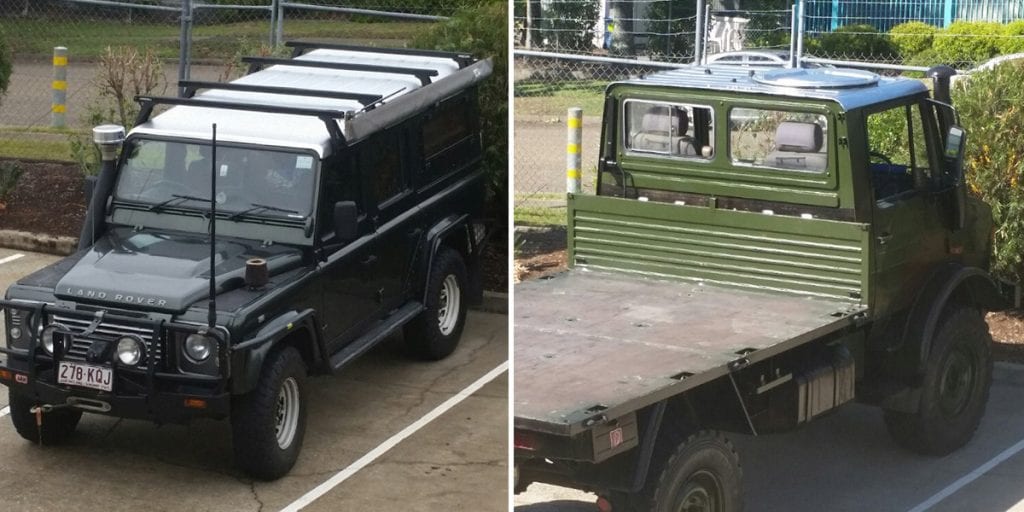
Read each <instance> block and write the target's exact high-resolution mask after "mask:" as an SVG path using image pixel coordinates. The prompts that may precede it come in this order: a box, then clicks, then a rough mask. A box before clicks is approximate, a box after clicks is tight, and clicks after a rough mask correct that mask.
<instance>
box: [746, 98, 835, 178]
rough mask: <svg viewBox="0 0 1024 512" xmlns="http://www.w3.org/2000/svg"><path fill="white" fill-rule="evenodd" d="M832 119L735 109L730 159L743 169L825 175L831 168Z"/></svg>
mask: <svg viewBox="0 0 1024 512" xmlns="http://www.w3.org/2000/svg"><path fill="white" fill-rule="evenodd" d="M827 141H828V119H827V118H826V117H825V116H823V115H821V114H811V113H806V112H788V111H783V110H765V109H756V108H734V109H732V110H730V111H729V158H730V159H732V163H733V164H735V165H740V166H754V167H764V168H769V169H782V170H787V171H804V172H813V173H823V172H825V170H826V169H827V168H828V144H827Z"/></svg>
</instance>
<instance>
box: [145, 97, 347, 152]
mask: <svg viewBox="0 0 1024 512" xmlns="http://www.w3.org/2000/svg"><path fill="white" fill-rule="evenodd" d="M135 101H136V102H138V103H139V106H140V107H141V108H140V109H139V116H138V117H137V118H136V120H135V125H136V126H138V125H140V124H142V123H145V122H146V121H149V118H150V117H151V116H152V115H153V108H154V107H156V106H157V105H176V106H189V107H205V108H220V109H225V110H242V111H246V112H263V113H267V114H288V115H295V116H308V117H315V118H317V119H320V120H321V121H323V123H324V124H325V125H327V133H329V134H330V136H331V139H333V140H334V141H335V142H336V143H338V144H341V143H344V141H345V135H344V134H343V133H342V132H341V128H340V127H339V126H338V123H337V121H336V120H337V119H345V118H348V117H349V116H351V115H353V111H351V110H330V109H316V108H302V107H282V106H278V105H260V104H254V103H238V102H231V101H216V100H203V99H197V98H172V97H166V96H136V97H135Z"/></svg>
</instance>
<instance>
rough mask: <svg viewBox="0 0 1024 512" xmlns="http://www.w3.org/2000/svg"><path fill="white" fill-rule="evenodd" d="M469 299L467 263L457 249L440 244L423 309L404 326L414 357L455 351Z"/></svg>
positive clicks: (438, 356) (434, 358)
mask: <svg viewBox="0 0 1024 512" xmlns="http://www.w3.org/2000/svg"><path fill="white" fill-rule="evenodd" d="M468 299H469V297H468V294H467V288H466V264H465V263H464V262H463V261H462V257H461V256H460V255H459V253H458V252H456V251H454V250H452V249H449V248H447V247H441V248H440V249H438V251H437V254H435V255H434V262H433V264H432V265H431V269H430V275H429V276H428V278H427V285H426V300H427V302H426V304H425V305H424V306H425V309H424V310H423V312H422V313H420V314H419V315H417V316H416V318H414V319H412V320H411V321H409V323H408V324H406V325H405V328H404V337H405V342H406V344H407V345H408V346H409V349H410V350H411V351H412V353H413V354H414V355H415V356H416V357H419V358H421V359H425V360H428V361H438V360H441V359H444V358H446V357H448V356H449V355H450V354H451V353H452V352H454V351H455V348H456V347H457V346H458V344H459V338H460V337H462V329H463V328H464V327H465V325H466V310H467V306H468V304H467V302H468Z"/></svg>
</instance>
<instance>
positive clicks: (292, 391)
mask: <svg viewBox="0 0 1024 512" xmlns="http://www.w3.org/2000/svg"><path fill="white" fill-rule="evenodd" d="M305 380H306V365H305V362H304V361H303V360H302V356H301V355H299V352H298V351H297V350H295V348H293V347H284V348H283V350H277V351H275V352H271V353H270V355H268V356H267V360H266V361H265V362H264V363H263V371H262V373H261V374H260V380H259V382H258V383H257V384H256V389H254V390H253V391H251V392H250V393H249V394H246V395H243V396H240V397H237V398H236V399H235V401H234V403H233V404H232V411H231V430H232V443H233V445H234V451H235V463H236V464H237V465H238V467H239V468H241V469H242V470H243V471H245V472H246V473H248V474H249V475H251V476H252V477H254V478H258V479H261V480H275V479H277V478H281V477H282V476H284V475H286V474H287V473H288V471H290V470H291V469H292V466H294V465H295V461H296V460H298V458H299V452H300V451H301V450H302V439H303V437H304V436H305V432H306V404H305Z"/></svg>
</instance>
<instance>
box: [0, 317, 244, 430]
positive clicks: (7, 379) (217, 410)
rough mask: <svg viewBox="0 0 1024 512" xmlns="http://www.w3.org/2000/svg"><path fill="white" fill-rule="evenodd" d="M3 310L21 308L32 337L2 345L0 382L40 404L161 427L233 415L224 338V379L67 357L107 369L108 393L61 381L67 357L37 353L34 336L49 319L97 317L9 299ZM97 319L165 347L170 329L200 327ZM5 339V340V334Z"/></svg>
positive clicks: (221, 352) (154, 365) (156, 366)
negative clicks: (146, 332) (147, 332)
mask: <svg viewBox="0 0 1024 512" xmlns="http://www.w3.org/2000/svg"><path fill="white" fill-rule="evenodd" d="M0 308H3V309H19V310H21V311H22V312H23V313H24V314H25V316H24V317H23V318H28V319H30V320H29V321H28V323H27V324H26V327H27V328H28V332H29V333H31V334H30V335H29V336H28V338H29V340H28V342H27V347H19V348H12V347H8V346H6V344H4V345H5V346H2V347H0V353H2V354H5V355H6V361H4V362H3V363H2V364H0V384H4V385H6V386H8V387H10V388H11V392H12V393H18V394H19V395H20V396H24V397H29V398H31V399H33V401H35V402H36V403H37V404H39V405H56V406H60V405H65V404H68V405H72V406H74V407H76V408H79V409H82V410H86V411H90V412H100V413H103V414H108V415H111V416H116V417H122V418H132V419H144V420H151V421H155V422H158V423H187V422H189V421H190V420H192V419H194V418H224V417H227V416H228V415H229V413H230V406H231V394H230V393H229V392H228V389H227V382H228V374H229V367H228V359H229V358H228V356H227V346H228V345H227V342H226V340H225V339H223V338H220V337H218V338H219V341H220V346H219V350H218V353H219V357H221V358H223V359H222V361H223V362H222V364H221V365H220V369H221V375H217V376H212V375H200V374H192V373H182V372H178V371H173V370H170V371H163V369H162V368H160V366H161V365H166V362H163V361H162V362H157V361H154V362H152V363H149V364H147V367H146V368H135V367H125V366H119V365H118V364H117V363H116V361H82V360H76V359H72V358H68V360H69V361H72V360H74V361H75V362H78V363H84V364H90V365H95V366H103V367H106V368H109V369H110V370H111V372H112V375H113V382H114V384H113V389H112V390H111V391H110V392H106V391H96V390H92V389H87V388H81V387H77V386H69V385H64V384H60V383H58V381H57V372H56V371H55V369H56V368H58V367H59V365H60V362H61V360H62V359H63V355H62V354H60V353H59V352H60V351H58V354H55V355H53V356H51V355H48V354H46V353H45V352H43V351H42V350H41V349H39V348H38V347H39V337H38V335H37V334H36V333H38V332H40V331H41V323H42V322H44V321H45V319H46V318H48V315H63V316H67V315H72V316H78V317H85V318H88V316H89V315H93V316H96V314H95V313H89V312H83V311H75V310H72V309H67V308H61V307H56V306H53V305H49V304H39V303H34V304H29V303H21V302H17V301H10V300H3V301H0ZM99 318H100V319H104V318H105V319H108V320H109V321H111V322H117V323H120V324H131V325H135V326H138V327H144V328H146V329H151V332H152V339H154V340H160V343H161V346H162V347H163V344H164V333H166V332H168V331H169V330H170V329H174V330H180V331H186V332H187V331H190V330H198V329H200V328H201V326H196V325H185V324H176V323H171V322H167V321H164V320H152V319H145V318H133V317H124V316H118V315H116V314H106V315H100V316H99ZM98 321H99V320H98ZM100 325H102V324H100ZM4 335H5V337H6V336H7V333H4ZM165 348H166V347H164V349H165ZM166 353H167V350H164V354H165V355H166ZM69 400H70V401H69Z"/></svg>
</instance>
